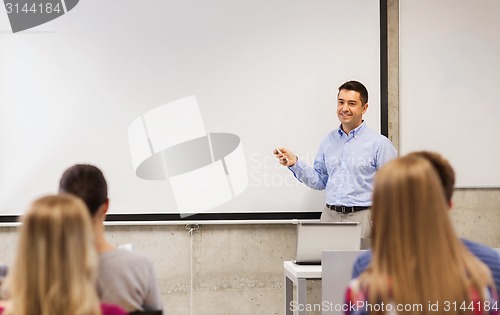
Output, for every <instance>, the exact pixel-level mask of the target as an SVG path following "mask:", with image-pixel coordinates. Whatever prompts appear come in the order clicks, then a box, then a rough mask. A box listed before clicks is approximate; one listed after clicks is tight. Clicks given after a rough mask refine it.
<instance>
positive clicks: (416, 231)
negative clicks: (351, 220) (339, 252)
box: [360, 155, 492, 314]
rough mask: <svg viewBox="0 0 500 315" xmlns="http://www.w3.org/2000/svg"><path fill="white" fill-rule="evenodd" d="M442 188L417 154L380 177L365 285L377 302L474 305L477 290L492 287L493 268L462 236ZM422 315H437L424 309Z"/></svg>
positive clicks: (388, 167)
mask: <svg viewBox="0 0 500 315" xmlns="http://www.w3.org/2000/svg"><path fill="white" fill-rule="evenodd" d="M447 209H448V205H447V201H446V198H445V194H443V188H442V184H441V182H440V179H439V176H438V175H437V173H436V171H435V170H434V167H433V166H432V165H431V163H430V162H429V161H428V160H427V159H425V158H423V157H419V156H417V155H409V156H405V157H402V158H398V159H396V160H393V161H391V162H389V163H388V164H386V165H385V166H383V167H382V168H381V169H380V170H379V172H378V173H377V176H376V179H375V186H374V192H373V206H372V213H373V224H374V228H373V236H372V237H373V239H372V246H373V260H372V264H371V266H370V267H369V269H368V270H367V271H365V272H364V273H363V274H362V275H361V277H360V281H361V282H363V283H364V284H365V285H366V287H368V288H369V289H368V290H369V291H368V292H369V297H370V299H371V302H372V303H375V304H376V303H378V304H380V302H390V301H393V302H394V303H402V304H406V303H422V304H425V305H427V304H428V303H429V301H440V304H441V305H442V304H443V302H444V301H457V303H458V301H460V302H461V301H469V298H470V296H469V293H470V289H471V288H475V289H476V290H477V292H483V291H482V290H483V288H484V287H485V286H487V285H492V280H491V274H490V272H489V270H488V269H487V267H486V266H485V265H484V264H482V263H481V262H480V261H479V260H478V259H477V258H476V257H474V256H473V255H472V254H470V253H469V252H468V251H467V250H466V249H465V248H464V247H463V245H462V244H461V242H460V241H459V239H458V237H457V236H456V234H455V232H454V230H453V226H452V223H451V221H450V218H449V216H448V213H447ZM422 313H424V314H425V313H432V312H431V311H429V310H428V309H426V308H424V310H423V312H422Z"/></svg>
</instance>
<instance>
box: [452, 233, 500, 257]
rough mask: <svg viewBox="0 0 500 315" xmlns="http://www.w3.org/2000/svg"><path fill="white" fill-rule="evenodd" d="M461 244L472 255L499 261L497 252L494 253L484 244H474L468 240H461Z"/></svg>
mask: <svg viewBox="0 0 500 315" xmlns="http://www.w3.org/2000/svg"><path fill="white" fill-rule="evenodd" d="M461 240H462V243H463V244H464V245H465V247H467V248H468V249H469V251H470V252H471V253H473V254H474V255H480V256H491V257H492V258H495V259H500V256H499V255H498V252H497V251H495V250H494V249H493V248H491V247H489V246H486V245H484V244H480V243H476V242H473V241H471V240H468V239H465V238H463V239H461Z"/></svg>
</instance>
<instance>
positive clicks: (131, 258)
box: [100, 248, 151, 264]
mask: <svg viewBox="0 0 500 315" xmlns="http://www.w3.org/2000/svg"><path fill="white" fill-rule="evenodd" d="M100 260H101V261H120V262H123V263H127V262H130V263H134V264H151V260H150V259H149V257H147V256H146V255H145V254H143V253H141V252H138V251H135V250H129V249H122V248H117V249H114V250H111V251H108V252H104V253H101V254H100Z"/></svg>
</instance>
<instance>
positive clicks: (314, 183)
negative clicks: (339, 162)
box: [289, 145, 328, 190]
mask: <svg viewBox="0 0 500 315" xmlns="http://www.w3.org/2000/svg"><path fill="white" fill-rule="evenodd" d="M322 147H323V146H322V145H321V146H320V148H319V151H318V154H317V156H316V159H315V160H314V165H313V166H314V167H310V166H309V165H307V164H306V162H304V161H302V160H301V159H297V163H295V164H294V165H292V166H290V167H289V169H290V170H291V171H292V173H293V175H294V176H295V177H296V178H297V179H298V180H299V181H300V182H302V183H303V184H305V185H306V186H307V187H309V188H312V189H315V190H323V189H325V187H326V183H327V182H328V171H327V169H326V162H325V156H324V154H323V148H322Z"/></svg>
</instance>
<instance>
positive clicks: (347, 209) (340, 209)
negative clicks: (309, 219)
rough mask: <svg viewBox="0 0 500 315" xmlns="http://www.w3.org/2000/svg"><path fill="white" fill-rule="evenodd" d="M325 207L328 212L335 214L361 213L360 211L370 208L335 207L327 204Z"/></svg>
mask: <svg viewBox="0 0 500 315" xmlns="http://www.w3.org/2000/svg"><path fill="white" fill-rule="evenodd" d="M326 207H327V208H328V209H330V210H333V211H335V212H341V213H349V212H356V211H362V210H366V209H369V208H370V207H366V206H337V205H329V204H326Z"/></svg>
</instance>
